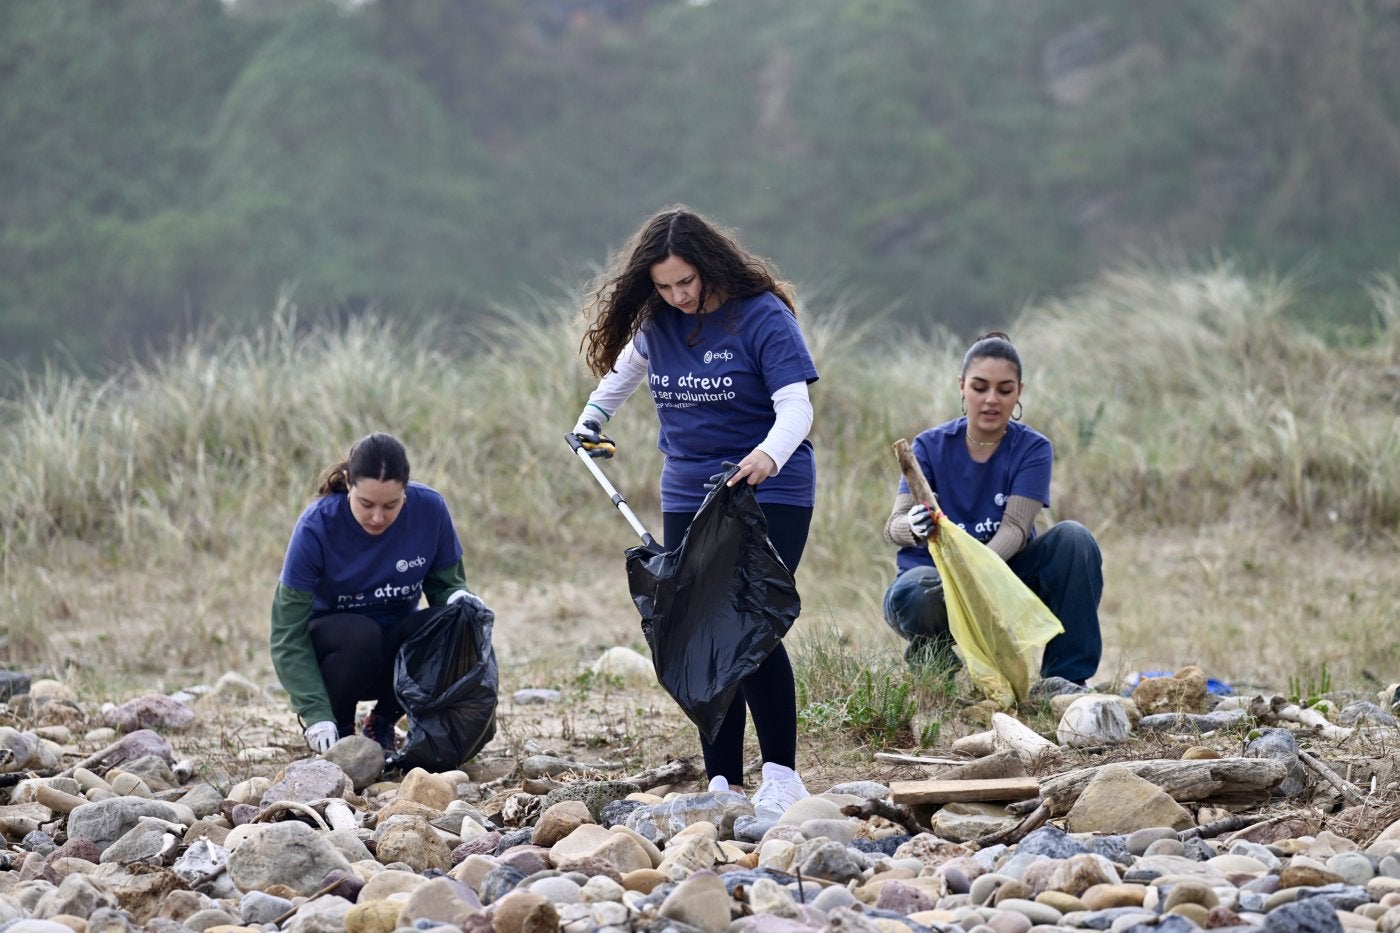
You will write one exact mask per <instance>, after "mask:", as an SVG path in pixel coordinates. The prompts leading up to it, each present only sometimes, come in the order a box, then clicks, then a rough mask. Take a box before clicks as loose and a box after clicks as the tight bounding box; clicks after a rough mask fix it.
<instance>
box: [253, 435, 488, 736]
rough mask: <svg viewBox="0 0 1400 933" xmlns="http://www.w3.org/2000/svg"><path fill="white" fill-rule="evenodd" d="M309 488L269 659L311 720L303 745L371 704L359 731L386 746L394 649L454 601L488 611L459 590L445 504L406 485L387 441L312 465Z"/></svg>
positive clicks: (397, 447)
mask: <svg viewBox="0 0 1400 933" xmlns="http://www.w3.org/2000/svg"><path fill="white" fill-rule="evenodd" d="M316 495H317V498H316V499H315V500H314V501H313V502H312V503H311V504H310V505H308V506H307V507H306V510H305V511H304V512H302V513H301V518H299V519H297V523H296V527H295V528H294V529H293V530H292V538H291V542H290V543H289V544H288V545H287V556H286V559H285V560H284V562H283V564H282V575H281V577H280V579H279V580H278V583H277V592H276V595H275V596H274V598H273V602H272V634H271V651H272V664H273V667H274V668H275V669H276V670H277V677H278V679H279V680H280V681H281V682H282V686H283V687H285V688H286V689H287V693H288V694H289V695H290V697H291V703H292V708H293V709H295V710H296V712H297V715H298V716H300V717H301V721H302V723H303V724H308V723H309V725H305V732H306V741H307V744H308V745H310V746H311V750H312V751H314V752H317V753H323V752H325V751H327V750H329V749H330V747H331V746H332V745H334V744H335V742H336V740H337V739H339V738H342V737H344V736H347V735H353V734H354V732H355V707H356V704H357V703H358V701H360V700H373V701H375V706H374V710H373V711H372V712H371V713H370V715H369V716H368V717H366V719H365V721H364V723H363V726H362V730H363V732H364V734H365V735H366V736H368V737H369V738H371V739H374V740H375V741H376V742H378V743H379V744H380V745H381V746H382V747H383V748H384V749H385V750H386V751H393V750H394V747H395V735H394V723H395V722H396V721H397V720H398V718H399V717H400V716H401V715H402V714H403V710H402V708H401V707H400V705H399V702H398V700H397V698H396V697H395V696H394V657H395V655H397V654H398V650H399V647H400V646H401V645H402V644H403V643H404V642H405V641H407V640H408V639H409V638H410V637H412V636H413V634H414V633H415V632H417V631H418V630H419V629H420V628H422V626H423V625H424V623H426V622H428V621H429V620H430V619H432V618H433V617H434V616H435V615H436V614H437V613H439V612H441V611H442V609H443V607H445V606H448V605H450V604H451V603H454V602H456V601H457V600H459V599H465V600H468V601H469V602H470V603H472V604H473V605H474V606H476V607H477V608H478V609H479V610H482V611H488V610H486V607H485V606H484V605H483V604H482V602H481V600H480V599H478V598H477V597H476V596H475V595H473V594H472V593H471V591H470V590H468V589H467V581H466V577H465V575H464V573H463V569H462V545H461V543H460V542H459V541H458V540H457V532H456V530H455V529H454V528H453V525H452V516H451V515H450V514H448V511H447V504H446V503H445V502H444V501H443V498H442V496H441V495H440V494H439V493H438V492H437V491H436V490H434V489H432V488H430V487H428V486H425V485H423V484H422V483H413V482H409V479H408V454H407V453H406V452H405V451H404V447H403V444H401V443H400V442H399V440H398V439H397V438H395V437H393V436H391V435H389V434H371V435H369V436H367V437H364V438H361V439H360V440H359V441H357V442H356V443H355V445H354V446H353V447H351V448H350V453H349V456H347V457H346V459H345V460H342V461H341V462H340V463H337V464H334V465H332V466H330V467H327V468H326V469H325V470H324V471H323V472H322V474H321V479H320V483H319V488H318V489H317V493H316ZM425 596H426V597H427V600H428V606H429V608H427V609H420V608H419V606H420V602H421V600H422V598H423V597H425Z"/></svg>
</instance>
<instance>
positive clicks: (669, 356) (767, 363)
mask: <svg viewBox="0 0 1400 933" xmlns="http://www.w3.org/2000/svg"><path fill="white" fill-rule="evenodd" d="M697 323H698V324H699V327H700V330H699V333H698V335H697V333H696V325H697ZM697 336H698V339H696V338H697ZM634 345H635V347H636V349H637V352H638V353H639V354H640V355H641V356H642V357H643V358H644V359H646V361H647V370H648V372H647V388H648V390H650V392H651V398H652V402H653V403H654V404H655V405H656V414H657V418H658V420H659V422H660V432H659V435H658V441H657V446H658V447H659V448H660V449H661V452H662V453H664V454H665V455H666V464H665V466H664V468H663V469H662V473H661V507H662V509H663V511H668V512H670V511H694V510H696V509H698V508H699V507H700V504H701V503H702V502H703V501H704V498H705V489H704V484H705V482H706V481H707V480H708V479H709V478H710V477H711V476H713V475H714V474H716V473H720V472H722V471H723V470H722V467H721V466H720V465H721V464H722V463H723V462H724V461H726V460H728V461H730V462H732V463H738V462H739V461H740V460H742V459H743V458H744V457H746V456H747V455H748V454H749V453H750V452H751V451H752V450H753V449H754V448H755V447H757V446H758V445H759V444H760V443H761V442H762V441H763V439H764V438H765V437H767V436H768V431H769V430H770V429H771V428H772V427H773V422H774V418H775V416H774V412H773V399H772V396H773V393H774V392H776V391H777V390H778V389H781V388H782V387H783V386H787V385H792V384H793V383H795V382H806V383H812V382H815V381H816V380H817V378H818V376H817V368H816V365H815V364H814V363H813V362H812V356H811V353H810V352H808V350H807V343H806V341H805V340H804V339H803V337H802V330H801V328H800V327H799V326H798V322H797V317H796V315H794V314H793V313H792V312H791V311H790V310H789V309H788V307H787V305H785V304H783V302H782V300H781V299H779V298H778V297H777V296H776V295H774V294H772V293H771V292H764V293H763V294H760V295H755V296H753V297H751V298H734V299H730V300H729V301H727V302H725V303H724V304H723V305H721V306H720V307H719V308H716V309H715V310H714V311H713V312H711V313H710V314H707V315H705V316H704V317H703V319H700V320H699V321H697V318H696V316H695V315H688V314H683V313H681V312H680V311H677V310H676V309H674V308H671V307H669V306H667V307H665V308H662V309H661V311H660V312H659V313H658V314H656V315H655V316H654V317H653V318H651V319H650V320H649V321H648V322H647V323H646V324H645V325H643V327H642V329H641V330H640V331H639V332H638V334H637V336H636V338H635V341H634ZM755 493H756V496H757V498H758V501H760V502H771V503H775V504H784V505H800V506H806V507H811V506H812V505H813V504H814V503H815V501H816V465H815V457H814V456H813V452H812V444H811V441H809V440H804V441H803V442H802V443H801V444H800V445H799V446H798V448H797V450H796V451H794V452H793V454H792V457H791V458H789V460H788V462H787V463H786V464H785V465H784V466H783V468H782V470H781V471H779V472H778V473H777V474H776V475H774V476H771V477H769V478H768V479H766V480H764V481H763V482H762V483H760V484H759V485H758V486H757V487H755Z"/></svg>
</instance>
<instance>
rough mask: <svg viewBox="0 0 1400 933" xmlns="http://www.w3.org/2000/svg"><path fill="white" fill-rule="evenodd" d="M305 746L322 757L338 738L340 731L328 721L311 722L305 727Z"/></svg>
mask: <svg viewBox="0 0 1400 933" xmlns="http://www.w3.org/2000/svg"><path fill="white" fill-rule="evenodd" d="M305 734H306V744H307V745H310V746H311V750H312V751H313V752H315V753H316V754H318V755H324V754H325V753H326V752H328V751H330V750H331V746H332V745H334V744H335V743H336V740H337V739H339V738H340V730H338V729H337V728H336V727H335V723H333V722H331V721H330V720H329V719H325V720H322V721H321V722H313V723H312V724H311V725H309V726H307V727H306V733H305Z"/></svg>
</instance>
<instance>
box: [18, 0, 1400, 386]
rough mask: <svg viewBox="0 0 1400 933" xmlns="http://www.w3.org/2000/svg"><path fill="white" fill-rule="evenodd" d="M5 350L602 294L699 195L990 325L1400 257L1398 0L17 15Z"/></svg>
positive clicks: (1337, 315) (1348, 285)
mask: <svg viewBox="0 0 1400 933" xmlns="http://www.w3.org/2000/svg"><path fill="white" fill-rule="evenodd" d="M0 138H3V139H4V140H5V144H4V145H3V146H0V205H3V206H2V207H0V356H3V357H4V358H6V359H9V360H11V361H15V362H18V363H20V364H21V365H30V364H33V363H36V362H37V361H39V360H40V359H42V358H44V357H46V356H53V355H56V354H57V355H60V356H66V357H67V358H68V359H70V360H72V361H74V362H76V363H77V364H78V365H83V366H100V365H102V364H104V363H106V362H109V361H111V360H112V359H113V358H120V357H123V356H125V355H127V354H130V353H138V354H139V353H142V352H145V351H146V350H149V349H151V348H154V347H159V346H162V345H164V344H165V343H167V342H168V341H169V340H170V339H171V338H172V337H174V336H178V335H180V334H183V333H186V332H187V331H189V330H190V329H191V328H197V327H207V326H211V325H218V326H225V327H229V328H234V329H238V328H245V327H247V326H250V325H253V324H256V323H260V322H263V321H265V320H266V319H267V318H268V317H269V315H270V314H271V313H272V309H273V307H274V306H275V305H276V303H277V299H278V296H279V295H284V294H291V295H292V296H293V297H294V299H295V301H296V303H297V304H298V306H299V307H300V308H301V309H302V313H303V315H304V316H305V317H306V318H307V319H315V318H317V317H320V316H322V315H344V314H353V313H356V312H358V311H360V310H362V309H364V308H367V307H375V308H381V309H384V310H387V311H389V312H391V313H393V314H395V315H432V316H447V317H450V318H455V319H461V320H470V319H472V318H473V317H475V316H477V315H479V314H481V313H482V312H484V311H486V310H488V309H491V308H495V307H499V306H502V305H505V306H512V305H518V304H525V303H528V302H529V301H530V300H532V299H533V298H534V297H535V296H539V295H542V294H543V295H547V296H568V297H576V294H577V292H578V291H579V290H580V288H581V286H582V284H583V283H584V282H585V281H586V280H587V278H588V277H589V275H590V274H592V273H593V272H594V271H596V268H597V266H598V264H600V263H601V262H602V261H603V260H604V259H605V258H606V256H607V254H608V252H609V250H610V249H612V248H614V247H616V246H618V245H619V243H620V240H621V238H623V237H625V236H626V235H627V233H628V232H629V231H630V230H631V229H633V228H634V227H635V226H636V224H637V222H638V221H639V220H640V219H641V218H642V217H644V216H645V215H647V214H648V213H650V212H651V211H653V210H655V209H656V208H659V207H661V206H663V205H665V204H669V203H677V202H683V203H687V204H689V205H690V206H692V207H694V208H696V209H698V210H701V211H703V212H705V213H707V214H709V215H711V216H712V217H713V218H715V219H716V220H718V221H720V222H721V223H723V224H726V225H730V226H733V227H736V228H738V229H739V230H740V231H741V232H742V233H743V236H744V239H745V241H746V242H748V243H751V244H753V245H755V246H756V247H757V248H758V249H760V251H762V252H764V253H765V254H766V255H768V256H769V257H770V258H771V259H773V260H774V261H775V262H776V263H777V265H778V266H779V268H780V269H781V270H782V271H783V272H784V273H785V274H786V276H787V277H788V278H790V279H792V280H794V281H796V282H797V283H798V285H799V298H803V297H805V298H808V299H815V298H818V297H820V298H822V299H824V300H830V301H833V302H842V303H845V304H847V305H849V306H850V308H851V311H852V313H853V314H854V315H855V316H856V317H858V318H865V317H867V316H870V315H883V316H885V317H886V318H888V319H889V320H891V321H893V322H898V323H903V324H912V325H916V326H920V327H929V326H935V325H937V326H942V327H946V328H949V329H951V330H954V331H968V330H972V329H976V328H978V327H983V326H985V325H988V324H999V323H1003V322H1005V321H1006V320H1007V319H1008V318H1010V317H1011V316H1013V315H1014V312H1015V310H1016V309H1017V307H1018V306H1019V305H1020V304H1021V303H1023V302H1025V301H1027V300H1029V299H1032V298H1035V297H1037V296H1040V295H1044V294H1047V293H1057V292H1060V291H1063V290H1065V289H1069V288H1072V287H1073V286H1075V285H1076V284H1078V283H1081V282H1083V281H1085V280H1086V279H1088V278H1090V277H1091V276H1093V275H1094V274H1095V272H1097V271H1098V270H1101V269H1103V268H1104V267H1106V266H1110V265H1112V264H1114V263H1118V262H1122V261H1125V260H1135V261H1142V260H1144V259H1146V260H1149V261H1150V260H1153V259H1158V258H1162V257H1169V258H1171V259H1173V260H1185V261H1186V262H1191V261H1194V260H1196V259H1200V258H1203V257H1210V258H1214V257H1215V256H1216V255H1218V254H1221V253H1223V254H1225V255H1228V256H1231V257H1233V258H1237V259H1238V261H1239V262H1240V263H1242V264H1245V265H1246V266H1250V267H1261V268H1262V267H1270V268H1274V269H1279V270H1282V271H1286V272H1296V273H1297V274H1298V275H1300V276H1302V277H1303V279H1304V280H1305V281H1306V283H1307V284H1308V286H1309V287H1310V288H1312V289H1314V290H1315V294H1316V296H1317V300H1316V301H1315V302H1312V303H1310V304H1309V305H1308V307H1310V308H1311V309H1312V310H1311V311H1310V312H1309V313H1311V314H1313V315H1315V318H1316V320H1315V321H1314V323H1316V324H1318V325H1319V326H1333V327H1335V326H1337V325H1338V324H1342V325H1353V326H1357V327H1364V326H1365V325H1366V324H1367V317H1366V315H1367V313H1368V312H1367V311H1366V310H1365V309H1366V308H1367V307H1368V304H1367V302H1366V300H1365V286H1366V283H1367V281H1368V280H1369V277H1371V276H1373V275H1375V274H1377V273H1391V274H1394V273H1396V272H1400V225H1396V224H1394V223H1392V222H1391V221H1390V218H1389V217H1388V216H1387V211H1386V205H1389V204H1394V203H1400V175H1398V174H1397V173H1396V172H1395V171H1394V166H1395V165H1400V16H1397V14H1396V13H1395V11H1394V9H1393V4H1390V3H1386V2H1383V0H1357V2H1353V3H1345V4H1342V3H1328V4H1325V5H1321V6H1320V5H1319V4H1317V3H1315V2H1313V0H1240V2H1238V3H1232V4H1220V3H1217V2H1214V0H1170V2H1163V3H1152V4H1131V5H1125V4H1121V3H1117V2H1115V0H950V2H940V3H937V4H931V3H927V2H923V0H710V2H707V3H694V2H690V0H528V2H517V0H473V2H472V3H461V2H459V0H404V2H395V3H387V2H370V3H362V4H357V5H348V6H347V5H342V4H337V3H333V2H330V0H299V2H290V3H288V2H280V3H271V2H268V0H238V2H231V3H226V2H220V0H125V2H120V3H111V2H108V0H52V2H46V3H42V4H4V5H3V6H0Z"/></svg>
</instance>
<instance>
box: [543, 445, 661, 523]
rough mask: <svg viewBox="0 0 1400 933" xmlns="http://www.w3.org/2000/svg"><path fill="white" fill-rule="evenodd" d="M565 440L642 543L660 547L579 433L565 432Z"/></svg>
mask: <svg viewBox="0 0 1400 933" xmlns="http://www.w3.org/2000/svg"><path fill="white" fill-rule="evenodd" d="M564 440H566V441H568V442H569V446H570V447H571V448H573V451H574V453H576V454H578V458H579V459H580V460H582V461H583V462H584V464H585V465H586V466H587V467H588V469H589V471H590V472H591V473H592V474H593V478H594V479H596V480H597V481H598V485H599V486H602V487H603V491H604V492H606V493H607V494H608V497H609V498H610V499H612V504H613V505H615V506H617V510H618V511H619V512H621V513H622V517H623V518H625V519H627V524H629V525H631V526H632V530H633V531H635V532H636V533H637V534H638V535H639V536H641V539H642V544H643V545H645V546H646V547H649V548H654V549H659V547H658V545H657V543H656V539H655V538H653V537H652V536H651V532H649V531H647V530H646V527H645V526H644V525H642V523H641V521H640V520H638V518H637V516H636V515H635V514H634V513H633V511H632V508H631V507H630V506H629V505H628V504H627V500H626V499H624V498H623V497H622V494H621V493H619V492H618V491H617V490H616V489H614V488H613V484H612V483H610V482H608V477H607V475H606V474H604V473H603V470H602V468H600V467H599V466H598V464H596V463H594V462H593V457H592V456H591V455H590V454H589V452H588V449H587V448H586V447H584V444H583V440H582V439H580V438H579V436H578V435H577V434H565V435H564Z"/></svg>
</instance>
